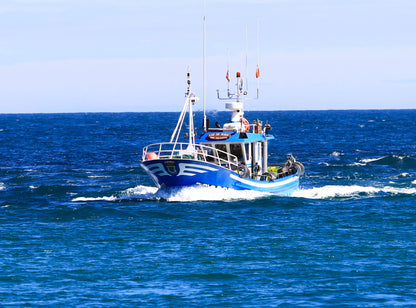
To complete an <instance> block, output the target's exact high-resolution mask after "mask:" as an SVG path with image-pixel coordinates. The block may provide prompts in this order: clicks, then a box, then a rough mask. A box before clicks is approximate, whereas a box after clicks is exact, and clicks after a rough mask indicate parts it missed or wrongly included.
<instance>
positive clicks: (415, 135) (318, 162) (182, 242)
mask: <svg viewBox="0 0 416 308" xmlns="http://www.w3.org/2000/svg"><path fill="white" fill-rule="evenodd" d="M178 115H179V113H85V114H84V113H77V114H3V115H0V232H1V233H0V234H1V236H0V256H1V257H0V306H2V307H22V306H28V307H46V306H60V307H75V306H76V307H146V306H149V307H395V306H402V307H414V306H416V130H415V127H416V110H380V111H377V110H370V111H273V112H264V111H262V112H254V111H251V112H246V117H247V118H248V119H249V120H250V121H251V120H254V119H262V120H264V121H266V120H268V121H269V123H270V124H271V125H272V126H273V129H272V131H271V133H272V134H273V135H274V136H275V137H276V139H275V140H274V142H271V143H270V145H269V150H270V158H269V161H270V162H271V163H279V162H280V163H281V162H284V161H285V160H286V157H287V155H288V154H289V153H293V155H294V156H295V157H296V158H297V159H298V160H299V161H301V162H302V163H303V164H304V165H305V168H306V173H305V175H304V176H303V177H302V178H301V184H300V190H299V191H298V192H296V193H295V195H294V196H292V197H280V196H276V195H273V194H268V193H259V192H252V191H243V192H242V191H238V192H237V191H232V190H226V189H222V188H215V187H189V188H184V189H171V190H157V189H156V188H155V186H154V184H153V183H152V181H151V179H150V178H149V177H148V176H147V175H146V173H145V172H144V170H142V169H141V167H140V160H141V151H142V147H143V146H145V145H147V144H149V143H154V142H163V141H169V138H170V135H171V133H172V130H173V129H174V127H175V124H176V120H177V117H178ZM195 116H196V123H198V124H199V123H201V124H202V114H201V113H200V112H197V113H196V115H195ZM228 116H229V115H228V113H226V112H209V113H208V117H209V118H210V120H211V123H214V122H215V121H218V122H220V123H224V122H225V121H227V120H228ZM198 126H200V125H198ZM200 131H201V130H199V132H200Z"/></svg>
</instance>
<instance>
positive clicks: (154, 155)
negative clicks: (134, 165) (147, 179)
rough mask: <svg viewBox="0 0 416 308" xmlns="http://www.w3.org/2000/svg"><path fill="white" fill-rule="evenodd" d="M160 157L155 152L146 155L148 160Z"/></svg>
mask: <svg viewBox="0 0 416 308" xmlns="http://www.w3.org/2000/svg"><path fill="white" fill-rule="evenodd" d="M158 158H159V156H158V155H157V154H156V153H155V152H150V153H147V155H146V159H147V160H153V159H158Z"/></svg>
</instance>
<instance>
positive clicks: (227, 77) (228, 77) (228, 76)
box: [225, 71, 230, 82]
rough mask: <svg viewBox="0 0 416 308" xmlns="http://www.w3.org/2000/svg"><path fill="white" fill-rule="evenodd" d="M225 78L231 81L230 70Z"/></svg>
mask: <svg viewBox="0 0 416 308" xmlns="http://www.w3.org/2000/svg"><path fill="white" fill-rule="evenodd" d="M225 79H227V80H228V82H230V72H229V71H227V75H225Z"/></svg>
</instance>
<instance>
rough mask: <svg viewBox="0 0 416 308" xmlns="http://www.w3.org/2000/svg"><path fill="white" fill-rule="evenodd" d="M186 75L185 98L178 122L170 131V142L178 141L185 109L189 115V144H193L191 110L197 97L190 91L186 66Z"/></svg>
mask: <svg viewBox="0 0 416 308" xmlns="http://www.w3.org/2000/svg"><path fill="white" fill-rule="evenodd" d="M186 76H187V84H188V88H187V91H186V93H185V96H186V99H185V104H184V105H183V108H182V112H181V114H180V116H179V119H178V122H177V123H176V127H175V130H174V131H173V133H172V136H171V137H170V142H175V144H176V143H177V142H178V139H179V135H180V133H181V128H182V126H183V122H184V120H185V115H186V111H188V116H189V132H188V134H189V136H188V137H189V144H192V145H195V128H194V115H193V111H192V105H194V104H195V103H196V102H197V101H198V100H199V98H198V97H196V96H195V94H194V93H192V91H191V73H190V71H189V68H188V73H187V74H186Z"/></svg>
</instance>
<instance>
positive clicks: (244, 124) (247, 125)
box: [241, 118, 250, 133]
mask: <svg viewBox="0 0 416 308" xmlns="http://www.w3.org/2000/svg"><path fill="white" fill-rule="evenodd" d="M241 121H242V122H243V129H244V132H245V133H248V132H249V131H250V123H249V122H248V120H247V119H246V118H242V119H241Z"/></svg>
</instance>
